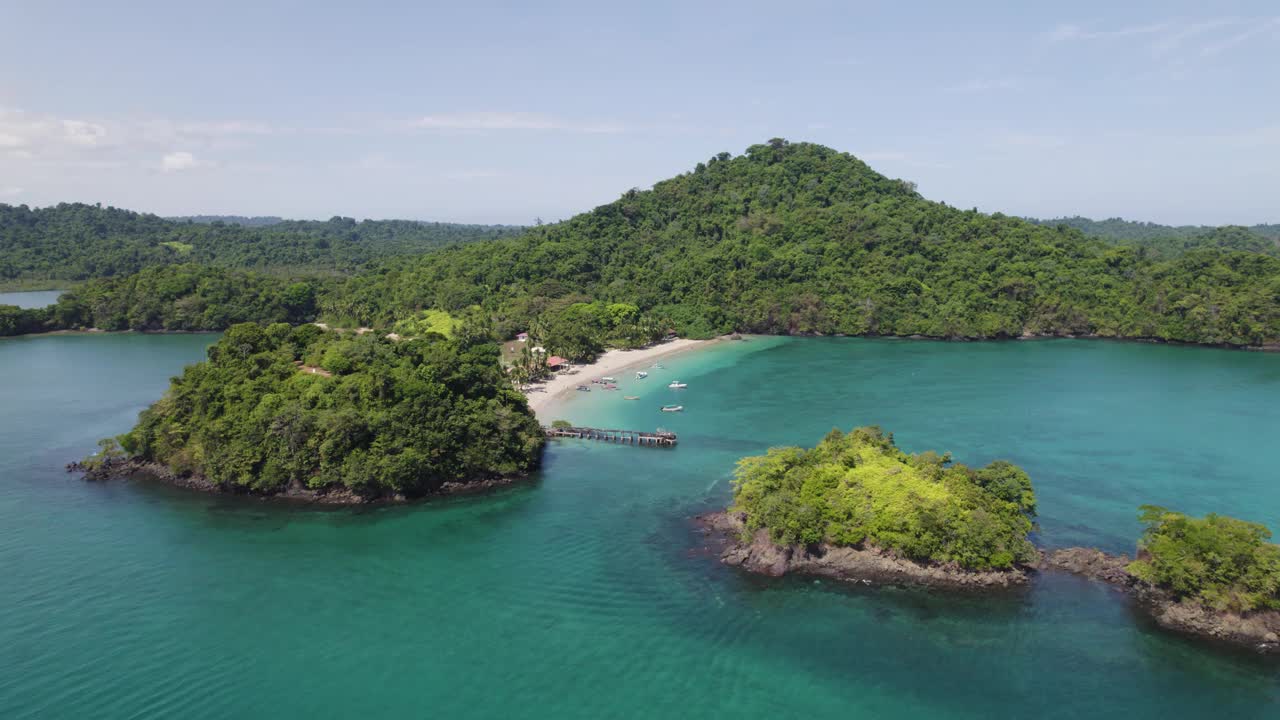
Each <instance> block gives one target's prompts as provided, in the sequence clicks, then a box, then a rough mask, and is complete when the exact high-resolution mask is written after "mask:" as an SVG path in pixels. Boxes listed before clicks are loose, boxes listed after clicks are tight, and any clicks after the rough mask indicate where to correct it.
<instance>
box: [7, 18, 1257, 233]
mask: <svg viewBox="0 0 1280 720" xmlns="http://www.w3.org/2000/svg"><path fill="white" fill-rule="evenodd" d="M111 5H114V6H116V7H109V6H111ZM464 5H465V7H464ZM773 137H783V138H786V139H788V140H791V141H793V142H794V141H811V142H817V143H821V144H824V145H827V146H830V147H832V148H835V149H837V150H841V151H844V152H850V153H853V154H854V155H857V156H858V157H860V158H862V159H863V160H865V161H866V162H868V163H869V164H870V165H871V166H872V167H874V168H876V169H877V170H879V171H880V172H882V173H884V174H886V175H890V176H893V177H900V178H904V179H909V180H912V181H915V182H916V183H918V185H919V190H920V192H921V193H922V194H923V195H924V196H925V197H928V198H930V199H933V200H939V201H944V202H947V203H949V204H951V205H954V206H958V207H962V208H970V207H976V208H978V209H980V210H983V211H986V212H996V211H1000V212H1004V213H1006V214H1015V215H1030V216H1038V217H1060V216H1067V215H1076V214H1079V215H1085V216H1090V217H1097V218H1103V217H1113V216H1121V217H1125V218H1129V219H1137V220H1148V221H1155V222H1163V223H1173V224H1225V223H1240V224H1252V223H1260V222H1280V3H1276V2H1274V0H1265V1H1256V2H1229V1H1224V2H1217V3H1213V4H1210V3H1204V2H1178V1H1176V0H1175V1H1169V2H1124V3H1119V2H1114V0H1111V1H1109V2H1091V1H1087V0H1081V1H1078V2H1072V3H1060V2H1052V3H1051V2H1005V3H993V2H982V1H980V0H973V1H971V2H966V3H955V2H905V1H900V2H857V1H850V2H806V1H803V0H792V1H790V2H785V3H784V2H768V3H763V2H753V1H750V0H739V1H738V2H724V3H720V2H699V1H698V0H684V2H665V1H663V0H650V1H648V2H634V1H633V2H628V3H611V2H604V1H603V0H600V1H597V2H541V3H533V2H525V3H490V2H483V1H481V0H474V1H471V2H467V3H458V2H449V3H436V2H424V1H419V2H403V3H393V2H377V1H375V0H365V1H364V2H360V3H356V2H343V3H329V2H324V1H323V0H310V1H308V2H280V1H277V0H255V1H253V2H239V1H237V0H227V1H223V2H208V1H207V0H204V1H203V2H199V3H189V2H184V1H183V0H166V1H165V2H152V1H151V0H134V1H132V2H129V3H119V2H117V3H106V2H101V1H100V0H95V1H93V2H66V1H64V0H0V202H3V203H11V204H27V205H32V206H45V205H51V204H55V203H58V202H91V203H92V202H100V203H102V204H103V205H115V206H117V207H125V208H129V209H133V210H139V211H145V212H154V213H158V214H161V215H187V214H237V215H280V216H284V217H292V218H322V219H323V218H328V217H331V216H333V215H345V216H350V217H356V218H411V219H422V220H441V221H455V222H484V223H516V224H527V223H531V222H533V221H534V220H535V219H538V218H540V219H543V220H545V221H547V222H550V221H554V220H559V219H563V218H566V217H569V216H572V215H574V214H576V213H579V212H584V211H587V210H590V209H591V208H593V207H595V206H598V205H601V204H603V203H607V202H611V201H613V200H615V199H616V198H617V197H618V196H619V195H621V194H622V193H623V192H625V191H626V190H628V189H629V188H633V187H639V188H645V187H649V186H651V185H652V184H653V183H654V182H656V181H659V180H662V179H664V178H667V177H671V176H673V175H676V174H679V173H681V172H685V171H688V170H691V169H692V168H693V167H694V165H696V164H697V163H698V162H700V161H703V160H706V159H707V158H709V157H711V156H713V155H715V154H717V153H720V152H724V151H727V152H731V153H734V154H737V153H741V152H743V151H744V150H745V149H746V148H747V147H749V146H750V145H753V144H756V143H762V142H765V141H767V140H768V139H770V138H773Z"/></svg>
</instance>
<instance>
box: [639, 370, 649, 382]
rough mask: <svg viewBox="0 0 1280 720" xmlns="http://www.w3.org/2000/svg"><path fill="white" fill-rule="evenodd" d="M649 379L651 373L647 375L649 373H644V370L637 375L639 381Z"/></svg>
mask: <svg viewBox="0 0 1280 720" xmlns="http://www.w3.org/2000/svg"><path fill="white" fill-rule="evenodd" d="M647 377H649V373H647V372H645V371H643V370H641V371H639V372H637V373H636V379H637V380H643V379H645V378H647Z"/></svg>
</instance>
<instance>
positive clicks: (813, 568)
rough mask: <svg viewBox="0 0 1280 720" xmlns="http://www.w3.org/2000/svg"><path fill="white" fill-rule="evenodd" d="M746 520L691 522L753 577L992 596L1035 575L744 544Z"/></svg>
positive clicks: (760, 533)
mask: <svg viewBox="0 0 1280 720" xmlns="http://www.w3.org/2000/svg"><path fill="white" fill-rule="evenodd" d="M745 519H746V518H745V516H744V515H742V514H739V513H730V512H727V511H718V512H709V513H703V514H701V515H697V516H695V517H694V518H693V522H694V524H695V525H696V526H697V527H699V528H700V529H701V532H702V536H703V539H704V542H706V543H707V545H706V546H705V547H706V548H707V549H709V550H711V551H712V553H713V554H714V555H715V556H716V557H717V558H718V559H719V561H720V562H721V563H723V564H725V565H728V566H730V567H737V568H740V569H742V570H744V571H746V572H749V573H753V574H757V575H767V576H770V577H782V576H783V575H807V576H818V577H827V578H832V579H834V580H840V581H843V582H849V583H856V584H861V585H866V586H875V585H878V586H897V587H923V588H931V589H941V590H954V591H958V592H975V591H987V592H991V591H1008V590H1012V589H1016V588H1021V587H1025V586H1026V585H1027V584H1028V582H1029V581H1030V579H1031V575H1032V573H1033V572H1034V570H1035V568H1033V567H1023V566H1016V567H1014V568H1012V569H1009V570H967V569H964V568H961V567H958V566H954V565H948V564H937V563H922V562H916V561H914V560H907V559H904V558H900V557H897V556H896V555H894V554H893V553H891V552H887V551H884V550H881V549H879V548H876V547H873V546H867V547H858V548H854V547H847V546H835V545H829V544H827V543H819V544H817V545H814V546H804V545H794V546H782V545H778V544H776V543H774V542H773V541H772V540H771V539H770V538H769V533H768V531H767V530H764V529H760V530H757V531H756V532H755V533H754V534H753V535H751V537H749V538H743V537H742V535H743V533H744V532H745V530H746V522H745Z"/></svg>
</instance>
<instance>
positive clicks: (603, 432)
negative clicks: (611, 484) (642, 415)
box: [542, 425, 676, 447]
mask: <svg viewBox="0 0 1280 720" xmlns="http://www.w3.org/2000/svg"><path fill="white" fill-rule="evenodd" d="M542 431H543V432H545V433H546V434H547V437H552V438H557V437H559V438H574V439H577V440H599V441H601V442H613V443H623V444H626V445H643V446H645V447H675V444H676V434H675V433H673V432H668V431H666V430H661V429H659V430H655V431H653V432H646V431H643V430H607V429H602V428H589V427H567V428H558V427H550V426H546V425H544V426H543V428H542Z"/></svg>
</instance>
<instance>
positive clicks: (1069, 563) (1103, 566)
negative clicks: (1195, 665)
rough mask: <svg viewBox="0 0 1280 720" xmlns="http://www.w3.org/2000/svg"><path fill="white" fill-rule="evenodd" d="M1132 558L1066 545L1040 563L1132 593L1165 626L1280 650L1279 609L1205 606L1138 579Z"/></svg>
mask: <svg viewBox="0 0 1280 720" xmlns="http://www.w3.org/2000/svg"><path fill="white" fill-rule="evenodd" d="M1128 565H1129V558H1128V557H1126V556H1124V555H1109V554H1107V553H1104V552H1102V551H1101V550H1096V549H1093V548H1066V549H1063V550H1054V551H1052V552H1050V553H1047V554H1046V555H1045V558H1044V563H1043V565H1042V567H1044V568H1045V569H1049V570H1061V571H1064V572H1070V573H1075V574H1077V575H1083V576H1084V577H1087V578H1091V579H1093V580H1099V581H1102V582H1105V583H1107V584H1109V585H1111V586H1113V587H1115V588H1117V589H1119V590H1121V591H1123V592H1125V593H1128V594H1129V595H1131V596H1132V597H1133V598H1134V599H1135V600H1136V601H1137V602H1138V604H1139V606H1141V607H1142V608H1143V610H1145V611H1146V612H1147V613H1148V614H1149V615H1150V616H1151V618H1152V619H1153V620H1155V622H1156V624H1157V625H1159V626H1160V627H1162V628H1165V629H1167V630H1173V631H1175V632H1180V633H1184V634H1187V635H1193V636H1196V637H1201V638H1206V639H1210V640H1216V641H1220V642H1225V643H1229V644H1231V645H1236V646H1241V647H1246V648H1249V649H1251V650H1254V651H1256V652H1260V653H1266V654H1280V612H1277V611H1275V610H1264V611H1258V612H1249V613H1234V612H1227V611H1222V610H1214V609H1212V608H1208V607H1205V606H1203V605H1201V604H1200V603H1197V602H1195V601H1194V600H1191V599H1189V598H1183V599H1178V598H1176V597H1174V596H1173V595H1172V594H1171V593H1169V592H1167V591H1165V590H1163V589H1161V588H1158V587H1156V586H1154V585H1151V584H1150V583H1147V582H1144V581H1142V580H1139V579H1138V578H1136V577H1134V576H1132V575H1130V574H1129V572H1128V570H1127V569H1126V568H1127V567H1128Z"/></svg>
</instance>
